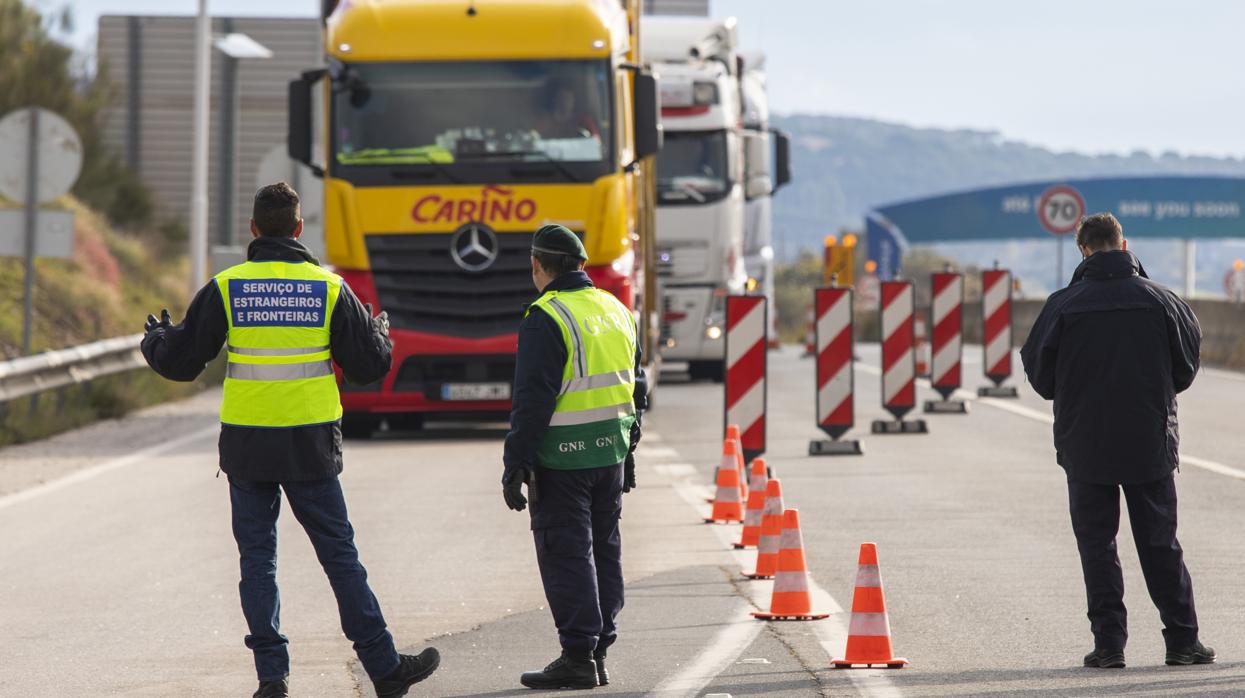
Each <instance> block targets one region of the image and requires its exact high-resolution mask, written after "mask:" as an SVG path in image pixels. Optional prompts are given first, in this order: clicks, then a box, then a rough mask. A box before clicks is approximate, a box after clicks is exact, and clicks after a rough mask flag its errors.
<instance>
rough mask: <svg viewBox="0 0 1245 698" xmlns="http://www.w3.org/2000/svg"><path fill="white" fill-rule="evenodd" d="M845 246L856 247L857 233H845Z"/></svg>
mask: <svg viewBox="0 0 1245 698" xmlns="http://www.w3.org/2000/svg"><path fill="white" fill-rule="evenodd" d="M843 246H844V247H855V246H856V236H855V235H853V234H851V233H848V234H847V235H844V236H843Z"/></svg>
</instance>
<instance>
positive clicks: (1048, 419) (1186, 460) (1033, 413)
mask: <svg viewBox="0 0 1245 698" xmlns="http://www.w3.org/2000/svg"><path fill="white" fill-rule="evenodd" d="M856 366H857V367H859V368H860V369H861V370H863V371H864V372H865V373H872V374H873V375H877V374H878V373H881V371H879V370H878V368H877V367H876V366H872V365H869V364H864V363H857V364H856ZM1215 374H1225V375H1224V376H1223V377H1238V376H1239V374H1237V375H1233V374H1231V373H1230V372H1227V371H1215ZM920 383H921V385H922V386H924V387H926V388H928V387H929V381H927V380H924V379H921V381H920ZM955 396H956V397H958V398H960V399H961V400H965V401H975V402H977V403H978V404H981V405H986V406H987V407H993V408H994V409H996V410H1003V411H1004V412H1011V413H1012V414H1014V415H1019V416H1021V417H1024V418H1026V419H1032V420H1033V421H1035V422H1041V423H1043V424H1054V423H1055V416H1054V415H1052V414H1050V413H1047V412H1042V411H1040V410H1035V409H1033V408H1032V407H1025V406H1024V405H1017V404H1016V403H1014V402H1009V401H1007V400H1000V399H998V398H993V397H977V395H976V394H974V393H970V392H969V391H967V390H957V391H955ZM1180 463H1181V465H1191V466H1193V467H1195V468H1201V469H1202V470H1207V471H1210V472H1212V473H1218V474H1219V475H1224V476H1226V477H1231V478H1236V479H1237V480H1245V470H1243V469H1241V468H1234V467H1232V466H1230V465H1224V464H1223V463H1220V462H1218V461H1213V460H1208V459H1206V458H1198V457H1197V456H1191V455H1189V454H1187V453H1181V454H1180Z"/></svg>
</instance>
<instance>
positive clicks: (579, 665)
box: [519, 652, 597, 689]
mask: <svg viewBox="0 0 1245 698" xmlns="http://www.w3.org/2000/svg"><path fill="white" fill-rule="evenodd" d="M519 683H521V684H523V685H524V686H527V687H528V688H544V689H557V688H596V687H597V663H596V662H594V661H593V660H592V658H591V657H590V656H584V657H572V656H570V655H568V654H567V653H565V652H563V653H562V656H561V657H558V658H557V659H555V660H553V661H552V662H551V663H550V664H549V666H547V667H545V669H544V671H528V672H524V674H523V676H520V677H519Z"/></svg>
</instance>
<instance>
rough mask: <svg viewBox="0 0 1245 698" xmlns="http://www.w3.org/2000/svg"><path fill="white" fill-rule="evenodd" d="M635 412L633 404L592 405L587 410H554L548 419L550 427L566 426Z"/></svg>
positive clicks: (600, 420) (619, 416) (604, 419)
mask: <svg viewBox="0 0 1245 698" xmlns="http://www.w3.org/2000/svg"><path fill="white" fill-rule="evenodd" d="M634 414H635V405H633V404H632V405H610V406H608V407H593V408H592V409H587V410H576V411H575V412H554V413H553V417H552V418H551V419H550V420H549V426H551V427H568V426H573V425H576V424H592V423H593V422H604V421H606V420H610V419H622V418H624V417H629V416H631V415H634Z"/></svg>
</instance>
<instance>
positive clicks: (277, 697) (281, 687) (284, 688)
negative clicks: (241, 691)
mask: <svg viewBox="0 0 1245 698" xmlns="http://www.w3.org/2000/svg"><path fill="white" fill-rule="evenodd" d="M289 696H290V679H289V677H286V678H284V679H278V680H276V681H260V682H259V689H258V690H256V691H255V693H254V694H252V695H251V698H289Z"/></svg>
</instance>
